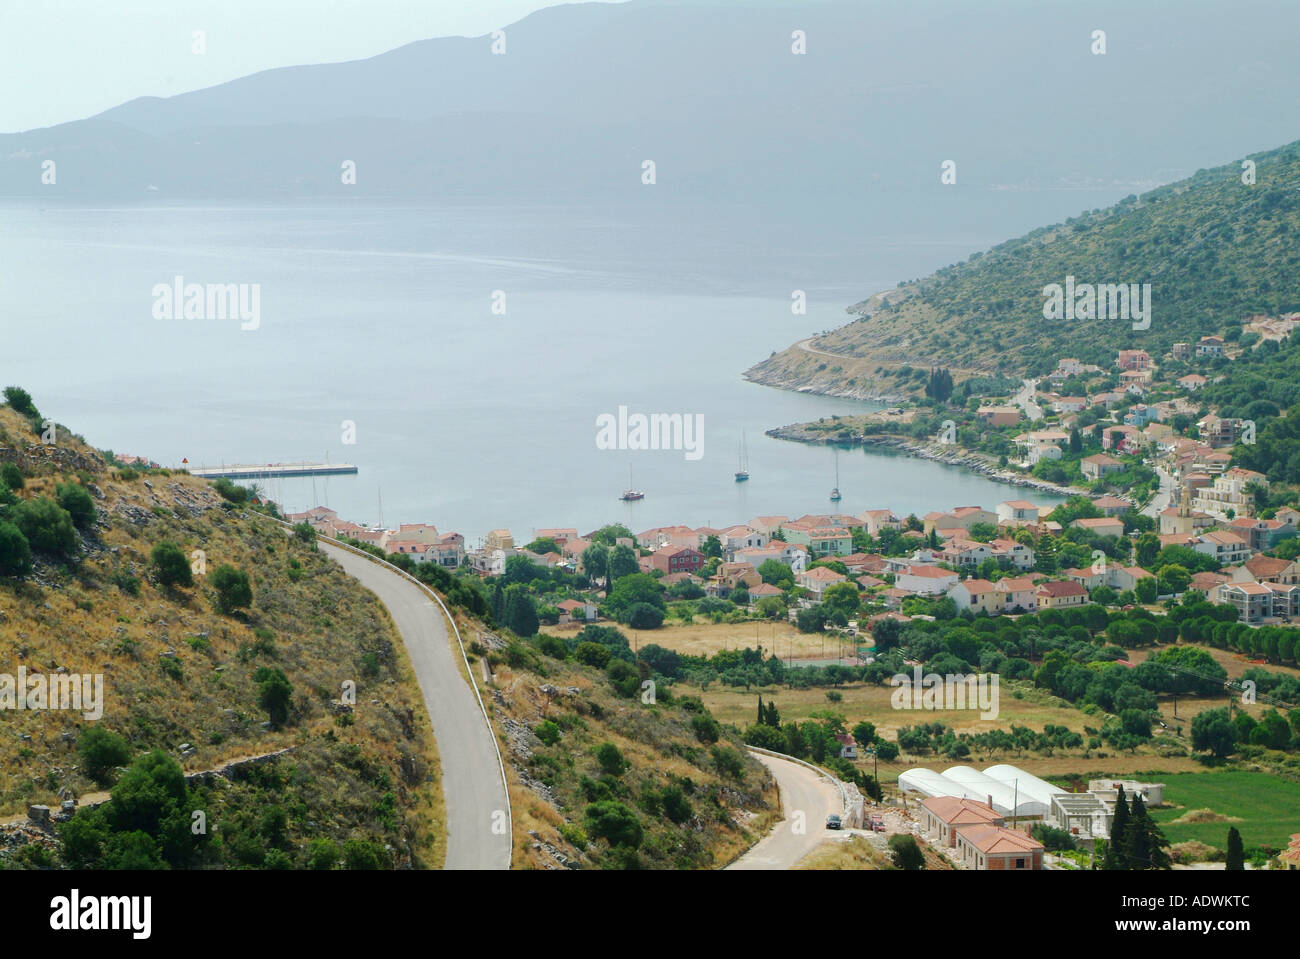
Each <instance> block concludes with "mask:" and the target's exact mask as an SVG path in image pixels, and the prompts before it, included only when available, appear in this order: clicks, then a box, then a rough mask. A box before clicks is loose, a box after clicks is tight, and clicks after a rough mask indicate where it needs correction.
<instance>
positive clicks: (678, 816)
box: [659, 786, 692, 826]
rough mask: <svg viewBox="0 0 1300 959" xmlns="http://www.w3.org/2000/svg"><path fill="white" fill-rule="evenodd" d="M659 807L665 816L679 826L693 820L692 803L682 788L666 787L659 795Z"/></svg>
mask: <svg viewBox="0 0 1300 959" xmlns="http://www.w3.org/2000/svg"><path fill="white" fill-rule="evenodd" d="M659 805H660V807H661V808H662V809H663V811H664V815H665V816H667V817H668V818H669V820H671V821H672V822H674V823H676V824H677V825H678V826H680V825H681V824H682V823H684V822H686V820H688V819H690V818H691V812H692V810H691V803H690V800H689V799H687V798H686V794H685V793H684V792H682V787H681V786H665V787H664V788H663V790H662V791H661V792H660V793H659Z"/></svg>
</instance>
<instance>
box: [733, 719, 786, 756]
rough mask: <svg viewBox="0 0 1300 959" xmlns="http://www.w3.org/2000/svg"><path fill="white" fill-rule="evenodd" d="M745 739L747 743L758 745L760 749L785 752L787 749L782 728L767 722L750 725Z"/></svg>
mask: <svg viewBox="0 0 1300 959" xmlns="http://www.w3.org/2000/svg"><path fill="white" fill-rule="evenodd" d="M743 738H744V740H745V743H746V745H749V746H757V747H758V748H759V749H770V750H772V751H773V752H777V753H783V752H785V751H786V741H785V734H784V733H782V732H781V730H779V729H776V728H775V727H773V726H768V725H767V724H765V723H764V724H758V723H755V724H754V725H752V726H750V727H749V728H747V729H746V730H745V735H744V737H743Z"/></svg>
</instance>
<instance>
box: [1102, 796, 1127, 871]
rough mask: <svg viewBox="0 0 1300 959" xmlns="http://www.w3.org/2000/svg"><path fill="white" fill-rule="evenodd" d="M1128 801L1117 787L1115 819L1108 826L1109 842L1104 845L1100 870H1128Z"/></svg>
mask: <svg viewBox="0 0 1300 959" xmlns="http://www.w3.org/2000/svg"><path fill="white" fill-rule="evenodd" d="M1128 818H1129V817H1128V801H1127V800H1126V799H1125V798H1124V787H1123V786H1120V787H1119V797H1118V798H1117V799H1116V800H1115V818H1114V820H1113V821H1112V822H1111V825H1110V842H1109V843H1107V844H1106V858H1105V859H1104V860H1103V861H1102V864H1101V868H1102V869H1128V868H1129V865H1128V859H1127V855H1126V854H1127V851H1128V850H1127V848H1126V847H1127V843H1128Z"/></svg>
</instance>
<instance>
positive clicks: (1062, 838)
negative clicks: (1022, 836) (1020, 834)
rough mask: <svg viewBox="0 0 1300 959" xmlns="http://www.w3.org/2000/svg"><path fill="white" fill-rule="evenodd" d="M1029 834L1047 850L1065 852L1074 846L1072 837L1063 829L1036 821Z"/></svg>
mask: <svg viewBox="0 0 1300 959" xmlns="http://www.w3.org/2000/svg"><path fill="white" fill-rule="evenodd" d="M1030 835H1032V836H1033V837H1034V838H1035V839H1037V840H1038V841H1039V842H1041V843H1042V844H1043V848H1044V849H1046V850H1047V851H1048V852H1067V851H1069V850H1072V849H1074V848H1075V845H1074V837H1073V836H1071V835H1070V833H1069V832H1068V831H1067V830H1064V829H1056V828H1054V827H1052V826H1048V825H1044V824H1043V823H1037V824H1035V825H1034V828H1033V829H1032V830H1031V832H1030Z"/></svg>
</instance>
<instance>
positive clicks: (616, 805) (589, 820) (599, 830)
mask: <svg viewBox="0 0 1300 959" xmlns="http://www.w3.org/2000/svg"><path fill="white" fill-rule="evenodd" d="M583 824H584V826H585V827H586V832H587V835H588V836H591V837H592V838H594V839H604V840H606V841H607V842H608V843H609V844H610V845H611V846H623V847H626V848H628V849H636V848H638V847H639V846H640V845H641V840H642V838H643V837H644V833H643V831H642V829H641V823H640V821H639V820H638V819H637V818H636V813H634V812H633V811H632V810H631V809H628V808H627V806H625V805H623V804H622V803H621V802H617V801H615V800H612V799H606V800H602V801H600V802H595V803H592V804H591V805H589V806H588V807H587V808H586V810H585V811H584V812H583Z"/></svg>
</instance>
